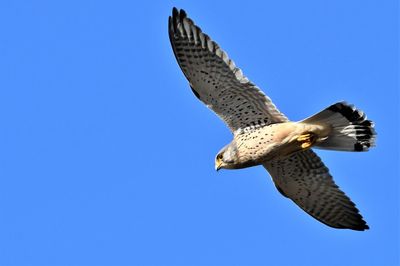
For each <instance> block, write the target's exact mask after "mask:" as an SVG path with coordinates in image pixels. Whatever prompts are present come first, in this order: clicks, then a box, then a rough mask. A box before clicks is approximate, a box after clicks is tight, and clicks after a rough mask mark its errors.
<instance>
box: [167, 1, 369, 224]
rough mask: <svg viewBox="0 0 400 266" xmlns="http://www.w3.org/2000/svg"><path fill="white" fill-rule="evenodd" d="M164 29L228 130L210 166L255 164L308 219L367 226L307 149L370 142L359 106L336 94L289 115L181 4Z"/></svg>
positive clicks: (350, 147)
mask: <svg viewBox="0 0 400 266" xmlns="http://www.w3.org/2000/svg"><path fill="white" fill-rule="evenodd" d="M168 33H169V39H170V43H171V46H172V50H173V53H174V55H175V58H176V60H177V62H178V65H179V66H180V68H181V70H182V72H183V74H184V75H185V77H186V79H187V80H188V82H189V86H190V88H191V90H192V92H193V94H194V95H195V96H196V97H197V98H198V99H199V100H200V101H201V102H203V103H204V104H205V105H206V106H207V107H208V108H210V109H211V110H212V111H214V112H215V113H216V114H217V115H218V116H219V117H220V118H221V119H222V120H223V121H224V122H225V124H226V125H227V126H228V127H229V129H230V131H231V133H232V135H233V139H232V141H231V142H230V143H229V144H228V145H226V146H225V147H223V148H222V149H221V150H220V151H219V152H218V154H217V155H216V157H215V169H216V170H217V171H218V170H220V169H241V168H247V167H252V166H257V165H262V166H263V167H264V168H265V169H266V170H267V171H268V172H269V174H270V176H271V178H272V180H273V183H274V184H275V186H276V189H277V190H278V191H279V192H280V193H281V194H282V195H283V196H284V197H286V198H289V199H291V200H292V201H293V202H294V203H295V204H297V205H298V206H299V207H300V208H301V209H303V210H304V211H305V212H306V213H308V214H309V215H311V216H312V217H313V218H315V219H316V220H318V221H320V222H322V223H323V224H326V225H327V226H330V227H333V228H338V229H351V230H357V231H364V230H367V229H369V226H368V225H367V223H366V222H365V220H364V219H363V217H362V216H361V214H360V212H359V210H358V209H357V207H356V205H355V204H354V203H353V202H352V201H351V199H350V198H349V197H348V196H347V195H346V194H345V193H344V192H343V191H342V190H340V188H339V187H338V186H337V185H336V184H335V182H334V180H333V178H332V176H331V174H330V173H329V170H328V168H327V167H326V166H325V164H324V163H323V162H322V160H321V159H320V157H319V156H318V155H317V154H316V153H315V152H314V151H313V149H312V148H318V149H325V150H334V151H354V152H361V151H368V150H369V149H370V148H371V147H373V146H375V139H376V132H375V129H374V123H373V122H372V121H371V120H368V119H367V118H366V115H365V114H364V112H362V111H361V110H359V109H357V108H356V107H355V106H354V105H351V104H349V103H347V102H337V103H335V104H333V105H331V106H329V107H327V108H326V109H324V110H322V111H320V112H318V113H317V114H314V115H312V116H310V117H308V118H306V119H304V120H301V121H298V122H294V121H290V120H289V119H288V118H287V117H286V116H285V115H284V114H283V113H281V112H280V111H279V110H278V109H277V107H276V106H275V105H274V104H273V103H272V101H271V99H270V98H269V97H268V96H266V95H265V94H264V93H263V91H261V90H260V88H259V87H257V86H256V85H255V84H254V83H252V82H251V81H250V80H249V79H248V78H247V77H246V76H245V75H244V74H243V72H242V70H241V69H239V68H238V67H236V65H235V63H234V62H233V61H232V60H231V59H230V58H229V56H228V55H227V53H226V52H225V51H224V50H222V49H221V48H220V46H219V45H218V44H217V43H216V42H215V41H213V40H212V39H211V38H210V37H209V36H208V35H207V34H206V33H204V32H203V31H202V30H201V28H200V27H199V26H197V25H196V24H195V23H194V22H193V20H192V19H190V18H189V17H188V16H187V13H186V12H185V11H184V10H183V9H180V10H178V9H177V8H175V7H174V8H173V9H172V16H169V18H168Z"/></svg>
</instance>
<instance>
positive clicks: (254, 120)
mask: <svg viewBox="0 0 400 266" xmlns="http://www.w3.org/2000/svg"><path fill="white" fill-rule="evenodd" d="M168 22H169V23H168V24H169V25H168V28H169V38H170V41H171V45H172V48H173V51H174V54H175V57H176V59H177V61H178V63H179V66H180V67H181V69H182V71H183V73H184V74H185V76H186V78H187V79H188V81H189V83H190V87H191V88H192V90H193V93H194V94H195V95H196V97H197V98H199V99H200V100H201V101H202V102H203V103H205V104H206V105H207V106H208V107H209V108H211V109H212V110H213V111H214V112H215V113H217V115H218V116H219V117H221V118H222V120H224V121H225V123H226V124H227V125H228V126H229V128H230V129H231V131H232V132H235V131H236V130H238V129H243V128H247V127H255V126H258V125H261V126H263V125H268V124H271V123H278V122H284V121H287V118H286V117H285V116H284V115H283V114H281V113H280V112H279V111H278V110H277V109H276V107H275V105H274V104H273V103H272V102H271V100H270V99H269V98H268V97H267V96H265V94H264V93H263V92H262V91H261V90H260V89H259V88H258V87H257V86H256V85H254V84H253V83H251V82H250V81H249V80H248V79H247V78H246V77H245V76H244V75H243V73H242V71H241V70H240V69H239V68H237V67H236V66H235V63H234V62H233V61H232V60H231V59H229V57H228V56H227V54H226V53H225V52H224V51H223V50H222V49H220V48H219V46H218V44H216V43H215V42H214V41H212V40H211V39H210V38H209V37H208V36H207V35H206V34H205V33H203V32H202V31H201V29H200V28H199V27H197V26H196V25H195V24H194V23H193V21H192V20H191V19H190V18H188V17H187V16H186V13H185V11H184V10H180V11H178V10H177V9H176V8H174V9H173V11H172V17H169V21H168Z"/></svg>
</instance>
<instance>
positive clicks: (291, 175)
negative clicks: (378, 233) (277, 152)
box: [264, 150, 369, 231]
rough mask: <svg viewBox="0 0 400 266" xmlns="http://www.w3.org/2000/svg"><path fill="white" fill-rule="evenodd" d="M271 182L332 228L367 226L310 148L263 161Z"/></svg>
mask: <svg viewBox="0 0 400 266" xmlns="http://www.w3.org/2000/svg"><path fill="white" fill-rule="evenodd" d="M264 167H265V168H266V169H267V170H268V172H269V173H270V174H271V177H272V180H273V181H274V183H275V186H276V187H277V189H278V190H279V192H281V193H282V195H284V196H285V197H288V198H290V199H291V200H293V201H294V202H295V203H296V204H297V205H299V206H300V207H301V208H302V209H303V210H304V211H305V212H307V213H308V214H310V215H311V216H313V217H314V218H315V219H317V220H319V221H320V222H322V223H324V224H326V225H329V226H331V227H335V228H347V229H353V230H359V231H363V230H366V229H369V227H368V225H367V224H366V223H365V221H364V220H363V218H362V216H361V215H360V214H359V211H358V209H357V208H356V207H355V204H354V203H353V202H352V201H351V200H350V199H349V198H348V197H347V196H346V195H345V194H344V193H343V192H342V191H341V190H340V189H339V187H338V186H337V185H336V184H335V182H334V181H333V179H332V176H331V175H330V174H329V170H328V168H327V167H326V166H325V165H324V163H323V162H322V161H321V159H320V158H319V157H318V156H317V155H316V154H315V153H314V152H313V151H312V150H306V151H301V152H297V153H294V154H292V155H290V156H288V157H286V158H285V159H278V160H275V161H273V162H270V163H266V164H264Z"/></svg>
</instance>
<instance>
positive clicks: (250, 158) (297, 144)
mask: <svg viewBox="0 0 400 266" xmlns="http://www.w3.org/2000/svg"><path fill="white" fill-rule="evenodd" d="M328 132H329V129H327V128H325V127H324V126H320V125H310V124H306V123H302V122H285V123H277V124H270V125H267V126H263V127H259V128H255V129H251V130H242V131H240V132H237V133H235V134H234V136H233V141H232V142H231V143H230V144H229V145H232V146H234V147H235V148H236V150H237V154H236V158H237V160H236V161H235V162H234V163H231V164H226V165H224V166H225V167H224V168H226V169H240V168H245V167H250V166H256V165H260V164H262V163H264V162H267V161H271V160H273V159H277V158H282V157H285V156H287V155H289V154H291V153H293V152H296V151H300V150H302V149H304V146H306V145H309V146H307V147H311V145H312V144H313V143H314V142H317V141H319V139H324V138H326V136H327V135H328ZM302 146H303V147H302Z"/></svg>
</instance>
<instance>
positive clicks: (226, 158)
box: [215, 143, 238, 171]
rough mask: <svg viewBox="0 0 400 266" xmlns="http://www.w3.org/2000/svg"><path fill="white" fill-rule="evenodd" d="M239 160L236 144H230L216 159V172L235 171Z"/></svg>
mask: <svg viewBox="0 0 400 266" xmlns="http://www.w3.org/2000/svg"><path fill="white" fill-rule="evenodd" d="M237 160H238V156H237V148H236V145H235V144H234V143H230V144H228V145H226V146H225V147H224V148H223V149H221V150H220V151H219V152H218V154H217V156H216V157H215V170H217V171H218V170H219V169H221V168H224V169H234V168H236V164H237Z"/></svg>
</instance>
